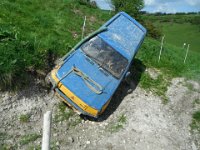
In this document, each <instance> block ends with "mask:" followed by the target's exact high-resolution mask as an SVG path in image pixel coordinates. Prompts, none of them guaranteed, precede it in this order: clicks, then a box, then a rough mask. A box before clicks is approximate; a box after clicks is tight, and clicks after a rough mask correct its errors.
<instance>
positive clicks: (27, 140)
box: [20, 133, 41, 145]
mask: <svg viewBox="0 0 200 150" xmlns="http://www.w3.org/2000/svg"><path fill="white" fill-rule="evenodd" d="M40 137H41V135H39V134H36V133H33V134H28V135H24V136H22V138H21V140H20V144H21V145H26V144H29V143H30V142H33V141H35V140H37V139H38V138H40Z"/></svg>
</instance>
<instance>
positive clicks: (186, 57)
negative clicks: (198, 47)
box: [184, 44, 190, 64]
mask: <svg viewBox="0 0 200 150" xmlns="http://www.w3.org/2000/svg"><path fill="white" fill-rule="evenodd" d="M189 49H190V44H188V47H187V51H186V54H185V59H184V64H185V61H186V59H187V56H188V52H189Z"/></svg>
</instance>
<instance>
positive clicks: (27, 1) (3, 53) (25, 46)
mask: <svg viewBox="0 0 200 150" xmlns="http://www.w3.org/2000/svg"><path fill="white" fill-rule="evenodd" d="M0 4H1V7H0V12H1V13H0V72H1V74H0V80H1V82H0V87H10V86H13V85H15V83H21V82H23V81H24V77H25V74H26V72H27V71H30V70H31V71H34V70H37V69H41V70H46V71H49V68H50V67H51V66H50V64H49V63H51V62H52V61H53V60H52V59H53V58H54V57H59V56H62V55H64V54H66V53H67V52H68V51H69V50H70V49H71V48H72V47H73V46H74V45H75V44H76V43H77V42H78V41H79V40H80V38H81V36H80V35H81V28H82V24H83V19H84V16H87V17H88V18H87V20H89V21H88V22H87V24H86V25H87V30H86V33H90V32H92V31H94V30H96V29H97V28H98V27H99V26H100V25H101V24H102V23H103V22H105V21H106V20H107V19H108V18H110V15H109V13H108V12H102V11H100V10H98V9H94V8H91V9H88V7H86V6H84V5H79V4H78V2H77V1H76V0H57V1H53V0H44V1H41V0H34V1H32V0H2V1H1V2H0ZM21 79H23V80H21ZM16 80H18V81H16Z"/></svg>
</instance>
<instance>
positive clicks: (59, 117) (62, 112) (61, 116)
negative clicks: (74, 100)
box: [54, 103, 74, 122]
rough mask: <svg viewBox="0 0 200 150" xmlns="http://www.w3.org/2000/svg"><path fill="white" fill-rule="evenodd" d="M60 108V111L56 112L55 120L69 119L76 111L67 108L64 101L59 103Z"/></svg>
mask: <svg viewBox="0 0 200 150" xmlns="http://www.w3.org/2000/svg"><path fill="white" fill-rule="evenodd" d="M58 109H59V112H58V113H56V114H55V117H54V122H61V121H65V120H68V119H69V118H70V117H72V116H73V115H74V112H73V111H72V110H71V109H69V108H67V107H66V105H65V104H64V103H59V104H58ZM66 109H67V110H66Z"/></svg>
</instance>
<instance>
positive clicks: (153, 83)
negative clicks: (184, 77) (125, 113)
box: [140, 73, 170, 104]
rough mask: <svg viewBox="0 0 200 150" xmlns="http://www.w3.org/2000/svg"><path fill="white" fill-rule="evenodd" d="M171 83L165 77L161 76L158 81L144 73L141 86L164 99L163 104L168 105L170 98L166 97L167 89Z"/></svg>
mask: <svg viewBox="0 0 200 150" xmlns="http://www.w3.org/2000/svg"><path fill="white" fill-rule="evenodd" d="M169 81H170V80H167V79H166V78H165V77H164V76H163V75H159V76H158V78H157V79H152V78H151V77H150V76H149V74H148V73H144V74H143V75H142V77H141V82H140V85H141V87H142V88H144V89H148V90H150V91H152V92H153V93H155V94H156V95H158V96H160V97H161V98H162V102H163V103H164V104H166V103H167V102H168V98H167V97H166V94H165V93H166V92H167V87H168V86H169Z"/></svg>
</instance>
